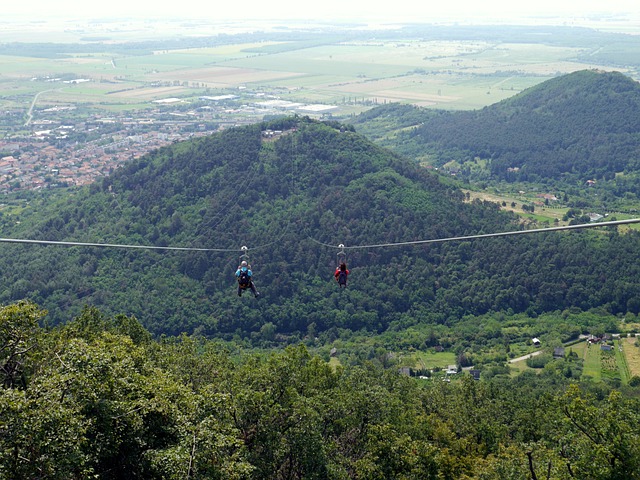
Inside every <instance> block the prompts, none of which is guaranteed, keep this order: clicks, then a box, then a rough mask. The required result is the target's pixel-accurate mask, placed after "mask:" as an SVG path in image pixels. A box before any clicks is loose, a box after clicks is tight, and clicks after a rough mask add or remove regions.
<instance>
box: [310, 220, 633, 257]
mask: <svg viewBox="0 0 640 480" xmlns="http://www.w3.org/2000/svg"><path fill="white" fill-rule="evenodd" d="M630 223H640V218H632V219H628V220H614V221H611V222H599V223H583V224H580V225H565V226H563V227H549V228H535V229H531V230H516V231H513V232H499V233H484V234H480V235H468V236H463V237H448V238H435V239H431V240H415V241H412V242H397V243H378V244H373V245H353V246H349V247H347V246H344V245H343V244H340V245H329V244H328V243H323V242H319V241H318V240H316V239H314V238H312V237H309V240H311V241H313V242H315V243H317V244H318V245H322V246H324V247H329V248H341V249H343V250H345V249H346V250H359V249H364V248H383V247H401V246H409V245H422V244H427V243H442V242H453V241H460V240H473V239H475V238H489V237H506V236H508V235H524V234H528V233H541V232H556V231H558V230H577V229H580V228H595V227H607V226H611V225H626V224H630Z"/></svg>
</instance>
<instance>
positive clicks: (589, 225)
mask: <svg viewBox="0 0 640 480" xmlns="http://www.w3.org/2000/svg"><path fill="white" fill-rule="evenodd" d="M631 223H640V218H632V219H628V220H615V221H612V222H599V223H584V224H580V225H565V226H563V227H549V228H535V229H532V230H516V231H513V232H499V233H484V234H480V235H467V236H462V237H447V238H435V239H431V240H415V241H412V242H397V243H378V244H371V245H352V246H345V245H343V244H340V245H329V244H328V243H324V242H320V241H318V240H316V239H314V238H312V237H308V238H309V240H311V241H313V242H315V243H317V244H318V245H322V246H324V247H328V248H341V249H342V250H358V249H364V248H384V247H402V246H409V245H422V244H427V243H442V242H453V241H461V240H473V239H476V238H489V237H506V236H509V235H525V234H529V233H542V232H556V231H559V230H578V229H582V228H596V227H608V226H613V225H628V224H631ZM286 233H287V232H286V230H285V232H284V233H283V235H282V236H284V234H286ZM282 236H281V238H282ZM277 241H278V240H276V241H274V242H269V243H266V244H263V245H259V246H257V247H253V248H251V250H257V249H261V248H266V247H268V246H270V245H273V244H274V243H276V242H277ZM0 243H22V244H31V245H58V246H67V247H102V248H131V249H139V250H174V251H175V250H179V251H187V252H238V251H242V252H244V253H246V252H245V251H244V249H237V248H198V247H160V246H157V245H128V244H122V243H85V242H64V241H57V240H31V239H25V238H0ZM247 250H248V249H247Z"/></svg>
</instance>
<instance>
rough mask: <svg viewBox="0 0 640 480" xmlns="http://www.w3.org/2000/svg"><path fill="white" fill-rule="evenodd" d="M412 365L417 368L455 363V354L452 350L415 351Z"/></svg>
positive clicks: (439, 366)
mask: <svg viewBox="0 0 640 480" xmlns="http://www.w3.org/2000/svg"><path fill="white" fill-rule="evenodd" d="M412 360H413V362H414V367H415V368H419V369H432V368H442V369H445V368H447V366H449V365H455V364H456V354H455V353H453V352H432V351H427V352H417V353H415V354H414V355H413V358H412Z"/></svg>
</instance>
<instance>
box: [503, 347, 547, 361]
mask: <svg viewBox="0 0 640 480" xmlns="http://www.w3.org/2000/svg"><path fill="white" fill-rule="evenodd" d="M543 351H544V350H536V351H535V352H531V353H527V354H526V355H523V356H521V357H518V358H512V359H511V360H509V363H516V362H521V361H522V360H526V359H527V358H530V357H535V356H536V355H540V354H541V353H542V352H543Z"/></svg>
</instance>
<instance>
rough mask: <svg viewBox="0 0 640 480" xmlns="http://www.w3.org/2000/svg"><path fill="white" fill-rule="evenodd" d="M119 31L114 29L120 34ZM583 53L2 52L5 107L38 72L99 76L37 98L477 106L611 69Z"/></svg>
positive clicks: (31, 85) (357, 47) (377, 49)
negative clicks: (267, 96)
mask: <svg viewBox="0 0 640 480" xmlns="http://www.w3.org/2000/svg"><path fill="white" fill-rule="evenodd" d="M88 33H89V32H87V34H88ZM91 33H93V32H91ZM118 35H119V34H118V33H113V32H110V33H109V34H108V36H109V37H113V39H115V38H116V37H117V36H118ZM122 35H125V37H126V38H127V39H129V40H131V39H132V37H133V36H135V34H134V33H133V32H131V31H128V32H126V33H123V34H122ZM68 36H69V41H78V38H76V37H77V35H74V34H72V33H69V34H68ZM139 36H140V39H143V38H145V37H146V36H148V32H146V31H142V30H141V31H140V33H139ZM47 38H48V37H47ZM80 38H81V36H80ZM577 53H579V51H578V50H577V49H575V48H568V47H563V48H561V47H552V46H548V45H542V44H496V43H490V42H483V41H477V40H469V41H424V40H420V39H409V38H408V39H404V38H403V39H401V40H384V41H383V40H378V39H372V40H371V41H358V42H345V43H331V40H329V39H328V40H327V43H326V44H325V45H318V44H317V43H316V44H314V45H312V44H309V45H304V44H302V43H301V42H289V43H285V42H281V43H276V42H265V43H238V44H234V45H223V46H219V47H206V48H185V49H182V50H176V49H173V50H158V51H156V52H154V53H153V54H147V55H122V54H110V53H109V52H108V51H104V52H92V53H82V52H76V53H74V54H73V55H68V56H65V57H60V58H34V57H12V56H7V55H5V56H0V72H2V74H1V75H0V80H2V81H0V108H3V107H12V108H15V107H16V105H23V106H24V107H23V108H25V110H26V108H28V105H29V102H30V101H31V100H32V99H33V97H34V96H35V94H36V93H38V92H40V91H43V90H47V89H49V90H51V89H52V84H51V83H45V82H44V81H33V80H32V79H33V78H41V79H43V78H44V77H46V76H52V77H56V76H60V75H65V76H71V77H72V78H73V77H74V76H75V77H81V78H89V79H91V80H92V83H91V84H83V85H78V86H74V87H73V88H67V87H66V86H65V88H61V89H55V91H52V92H48V93H47V95H45V96H43V97H42V99H39V101H43V102H51V103H55V102H65V103H77V104H83V105H94V106H98V105H100V104H101V103H104V102H105V101H106V102H107V103H109V104H111V105H113V104H114V103H121V104H122V105H124V106H127V105H128V104H130V103H131V102H130V100H131V99H130V95H132V94H133V93H137V92H136V89H137V88H139V87H143V88H141V91H140V92H139V93H140V94H141V95H140V96H141V97H142V98H144V99H145V100H148V101H150V100H152V99H156V98H158V97H159V96H160V95H162V94H161V92H160V90H156V91H153V89H150V88H149V87H150V86H151V85H154V84H157V83H165V84H166V83H169V84H172V85H175V83H176V82H177V83H178V84H179V85H180V86H182V87H185V88H183V89H182V90H180V91H175V92H172V95H176V96H180V97H181V98H188V97H190V96H193V95H194V92H193V88H194V86H195V87H200V88H209V89H214V90H225V89H238V88H239V87H241V86H242V87H247V88H252V89H254V90H265V91H268V90H269V89H280V90H281V91H280V93H279V95H280V98H282V99H286V100H292V101H297V102H309V103H327V104H333V105H341V104H342V105H344V108H345V109H347V110H349V111H352V106H351V105H352V104H354V103H358V102H360V103H366V102H370V103H371V104H375V103H376V102H377V103H378V104H381V103H384V102H402V103H413V104H416V105H422V106H433V107H438V108H445V109H472V108H481V107H483V106H486V105H489V104H492V103H495V102H498V101H500V100H503V99H505V98H508V97H510V96H512V95H514V94H516V93H518V92H520V91H522V90H523V89H525V88H528V87H531V86H533V85H536V84H538V83H540V82H542V81H544V80H547V79H549V78H551V77H553V76H555V75H557V74H558V73H569V72H572V71H575V70H581V69H584V68H588V67H600V68H602V69H605V70H606V69H607V68H606V67H604V66H597V65H593V66H586V65H584V64H582V63H576V62H574V61H573V59H575V58H576V55H577ZM56 85H57V84H56ZM61 86H62V85H61ZM76 87H77V88H76ZM144 87H146V88H144ZM126 92H129V93H126ZM132 92H133V93H132ZM142 92H144V93H145V95H144V96H142ZM285 92H286V93H285ZM211 93H212V94H215V93H216V92H211ZM106 97H108V100H107V98H106ZM45 104H48V103H45ZM138 106H139V105H136V107H135V108H138ZM148 106H149V108H151V107H152V105H151V104H149V105H148ZM132 108H133V107H132Z"/></svg>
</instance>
